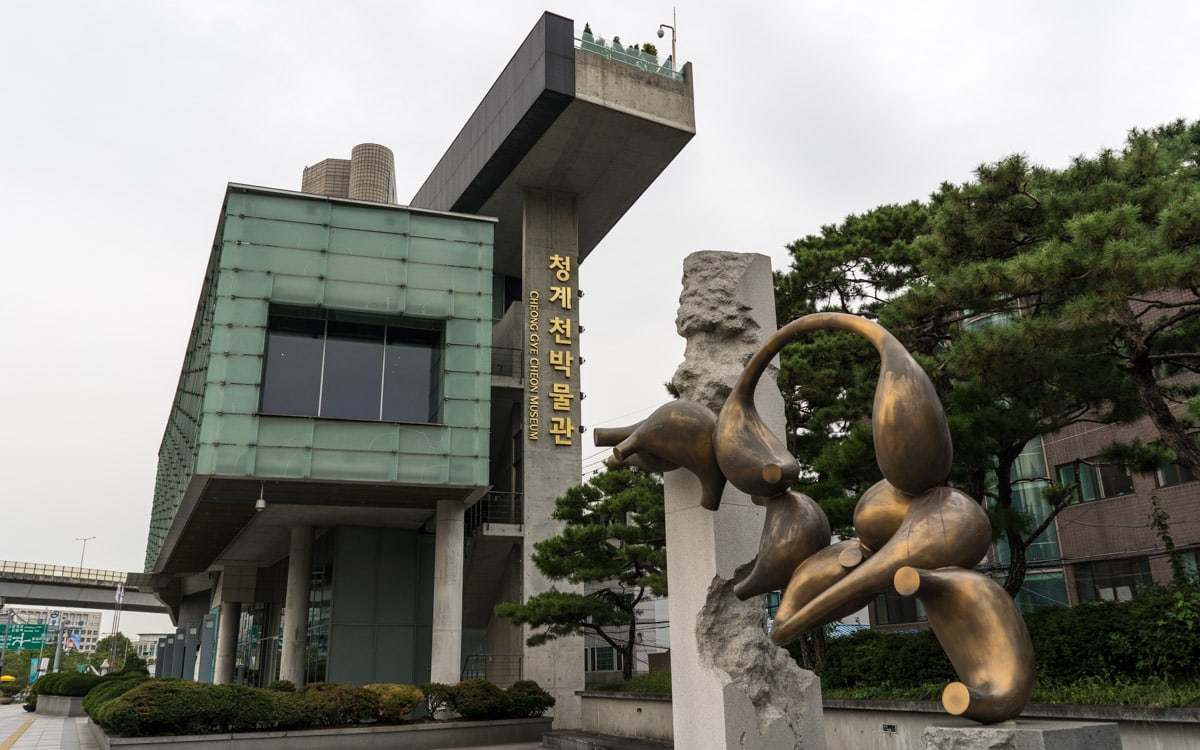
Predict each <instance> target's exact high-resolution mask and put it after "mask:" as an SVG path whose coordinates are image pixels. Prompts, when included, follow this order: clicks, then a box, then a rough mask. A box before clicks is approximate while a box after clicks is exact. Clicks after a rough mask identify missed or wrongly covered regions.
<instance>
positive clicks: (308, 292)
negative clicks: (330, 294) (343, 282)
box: [271, 274, 325, 305]
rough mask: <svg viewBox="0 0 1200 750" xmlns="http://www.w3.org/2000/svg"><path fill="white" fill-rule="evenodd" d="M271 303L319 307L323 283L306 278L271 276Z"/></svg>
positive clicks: (321, 299) (322, 297)
mask: <svg viewBox="0 0 1200 750" xmlns="http://www.w3.org/2000/svg"><path fill="white" fill-rule="evenodd" d="M272 279H273V281H272V288H271V301H272V302H278V303H281V304H291V305H319V304H321V302H322V301H323V299H324V297H325V282H324V281H321V280H320V279H315V278H311V277H306V276H286V275H282V274H275V275H273V276H272Z"/></svg>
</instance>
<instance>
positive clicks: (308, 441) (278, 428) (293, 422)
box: [258, 417, 316, 447]
mask: <svg viewBox="0 0 1200 750" xmlns="http://www.w3.org/2000/svg"><path fill="white" fill-rule="evenodd" d="M315 422H316V420H313V419H288V418H281V417H259V419H258V444H259V446H281V447H282V446H288V447H303V446H306V445H312V443H313V430H314V429H315V427H316V424H315Z"/></svg>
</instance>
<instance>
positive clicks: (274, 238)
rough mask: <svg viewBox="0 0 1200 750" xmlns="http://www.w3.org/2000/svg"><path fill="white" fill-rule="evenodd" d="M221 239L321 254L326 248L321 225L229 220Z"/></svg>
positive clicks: (325, 232)
mask: <svg viewBox="0 0 1200 750" xmlns="http://www.w3.org/2000/svg"><path fill="white" fill-rule="evenodd" d="M224 239H225V240H226V241H228V240H236V241H239V242H241V243H242V246H246V245H261V246H264V247H286V248H299V249H304V250H320V249H321V248H324V247H326V246H327V245H328V244H329V228H328V227H324V226H321V225H320V224H306V223H300V222H295V221H274V220H263V219H252V218H249V217H247V218H246V219H239V218H237V217H236V216H233V217H230V220H229V221H226V223H225V236H224Z"/></svg>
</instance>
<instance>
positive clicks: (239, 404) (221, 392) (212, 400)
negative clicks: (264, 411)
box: [204, 383, 258, 414]
mask: <svg viewBox="0 0 1200 750" xmlns="http://www.w3.org/2000/svg"><path fill="white" fill-rule="evenodd" d="M204 410H205V411H207V412H209V413H215V412H223V413H225V414H230V413H233V414H254V413H256V412H258V386H256V385H239V384H233V383H226V384H225V385H221V384H220V383H209V384H208V386H207V387H206V388H205V396H204Z"/></svg>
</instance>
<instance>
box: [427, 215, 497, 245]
mask: <svg viewBox="0 0 1200 750" xmlns="http://www.w3.org/2000/svg"><path fill="white" fill-rule="evenodd" d="M411 221H412V223H411V224H410V225H409V233H410V234H411V235H413V236H414V237H442V238H445V239H447V240H457V241H460V242H475V243H487V244H489V245H490V244H491V243H492V234H493V231H494V225H493V223H492V222H490V221H473V220H470V219H459V218H456V217H452V216H431V215H428V214H414V215H413V216H412V220H411Z"/></svg>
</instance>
